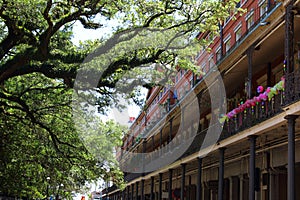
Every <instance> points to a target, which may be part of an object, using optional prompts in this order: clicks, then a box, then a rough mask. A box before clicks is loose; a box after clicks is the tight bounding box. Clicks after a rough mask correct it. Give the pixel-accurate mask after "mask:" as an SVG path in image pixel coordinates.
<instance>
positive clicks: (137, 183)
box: [135, 182, 139, 200]
mask: <svg viewBox="0 0 300 200" xmlns="http://www.w3.org/2000/svg"><path fill="white" fill-rule="evenodd" d="M135 189H136V191H135V199H136V200H138V196H139V182H136V183H135Z"/></svg>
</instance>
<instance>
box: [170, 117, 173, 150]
mask: <svg viewBox="0 0 300 200" xmlns="http://www.w3.org/2000/svg"><path fill="white" fill-rule="evenodd" d="M172 132H173V118H171V119H170V132H169V143H170V142H171V140H172ZM169 145H170V144H169Z"/></svg>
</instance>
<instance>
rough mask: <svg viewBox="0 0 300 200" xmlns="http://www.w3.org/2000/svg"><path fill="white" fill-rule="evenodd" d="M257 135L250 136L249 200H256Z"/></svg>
mask: <svg viewBox="0 0 300 200" xmlns="http://www.w3.org/2000/svg"><path fill="white" fill-rule="evenodd" d="M256 138H257V136H256V135H251V136H249V141H250V160H249V200H255V153H256V152H255V151H256Z"/></svg>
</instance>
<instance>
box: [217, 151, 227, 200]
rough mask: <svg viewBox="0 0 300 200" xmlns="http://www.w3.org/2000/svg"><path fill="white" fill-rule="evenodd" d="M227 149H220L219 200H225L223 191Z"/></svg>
mask: <svg viewBox="0 0 300 200" xmlns="http://www.w3.org/2000/svg"><path fill="white" fill-rule="evenodd" d="M225 149H226V148H220V149H219V153H220V158H219V182H218V200H223V190H224V154H225Z"/></svg>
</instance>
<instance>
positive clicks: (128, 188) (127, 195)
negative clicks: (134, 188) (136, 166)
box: [126, 185, 130, 200]
mask: <svg viewBox="0 0 300 200" xmlns="http://www.w3.org/2000/svg"><path fill="white" fill-rule="evenodd" d="M129 194H130V186H129V185H128V186H127V194H126V199H127V200H130V196H129Z"/></svg>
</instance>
